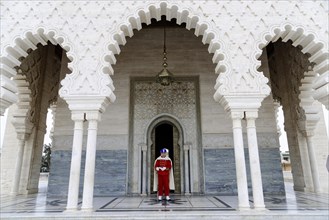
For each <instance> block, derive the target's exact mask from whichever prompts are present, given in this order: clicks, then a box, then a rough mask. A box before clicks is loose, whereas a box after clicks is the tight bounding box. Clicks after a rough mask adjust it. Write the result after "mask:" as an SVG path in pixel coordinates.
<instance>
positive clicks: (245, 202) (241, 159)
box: [231, 111, 250, 210]
mask: <svg viewBox="0 0 329 220" xmlns="http://www.w3.org/2000/svg"><path fill="white" fill-rule="evenodd" d="M231 117H232V121H233V139H234V157H235V168H236V178H237V186H238V199H239V205H238V206H239V207H238V208H239V210H246V209H250V205H249V195H248V182H247V172H246V162H245V156H244V146H243V136H242V126H241V119H242V118H243V112H242V111H241V112H240V111H235V112H231Z"/></svg>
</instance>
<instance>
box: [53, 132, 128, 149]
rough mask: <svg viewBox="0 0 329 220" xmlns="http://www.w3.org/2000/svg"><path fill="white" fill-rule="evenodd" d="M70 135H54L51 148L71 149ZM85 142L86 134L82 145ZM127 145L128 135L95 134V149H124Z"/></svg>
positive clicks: (84, 144) (71, 138)
mask: <svg viewBox="0 0 329 220" xmlns="http://www.w3.org/2000/svg"><path fill="white" fill-rule="evenodd" d="M72 141H73V136H72V135H66V136H64V135H62V136H55V137H54V138H53V144H52V145H53V149H56V150H71V149H72ZM86 144H87V136H86V135H85V136H84V138H83V146H84V147H85V146H86ZM127 146H128V135H97V150H113V149H116V150H117V149H122V150H126V149H127ZM114 147H115V148H114Z"/></svg>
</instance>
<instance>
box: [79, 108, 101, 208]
mask: <svg viewBox="0 0 329 220" xmlns="http://www.w3.org/2000/svg"><path fill="white" fill-rule="evenodd" d="M86 118H87V120H88V137H87V149H86V163H85V164H86V165H85V176H84V184H83V197H82V207H81V210H83V211H90V212H91V211H93V197H94V180H95V162H96V140H97V125H98V121H99V120H100V113H99V112H89V113H86Z"/></svg>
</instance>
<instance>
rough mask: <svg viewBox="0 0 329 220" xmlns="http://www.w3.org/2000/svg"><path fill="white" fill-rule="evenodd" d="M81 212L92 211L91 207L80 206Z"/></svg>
mask: <svg viewBox="0 0 329 220" xmlns="http://www.w3.org/2000/svg"><path fill="white" fill-rule="evenodd" d="M81 211H82V212H93V211H94V209H93V207H81Z"/></svg>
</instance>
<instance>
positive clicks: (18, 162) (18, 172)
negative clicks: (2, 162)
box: [11, 135, 27, 196]
mask: <svg viewBox="0 0 329 220" xmlns="http://www.w3.org/2000/svg"><path fill="white" fill-rule="evenodd" d="M18 139H19V145H18V152H17V159H16V164H15V176H14V182H13V188H12V191H11V194H12V195H15V196H16V195H17V194H18V192H19V183H20V179H21V172H22V162H23V153H24V147H25V140H26V139H27V137H26V136H25V135H18Z"/></svg>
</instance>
